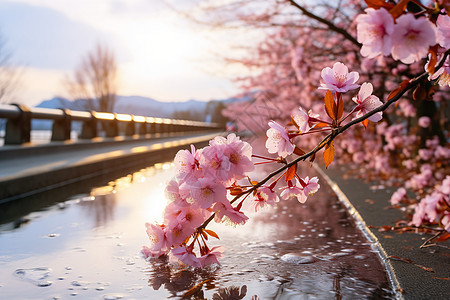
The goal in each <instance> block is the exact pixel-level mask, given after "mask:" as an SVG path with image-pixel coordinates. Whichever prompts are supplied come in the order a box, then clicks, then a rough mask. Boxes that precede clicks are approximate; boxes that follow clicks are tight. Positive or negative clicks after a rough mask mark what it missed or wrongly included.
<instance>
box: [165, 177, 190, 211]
mask: <svg viewBox="0 0 450 300" xmlns="http://www.w3.org/2000/svg"><path fill="white" fill-rule="evenodd" d="M183 183H184V180H183V178H182V176H176V177H174V178H172V179H171V180H170V181H169V182H168V183H167V185H166V189H165V191H164V192H165V196H166V198H167V199H169V200H170V201H174V202H176V203H177V204H176V205H177V206H187V205H189V203H187V202H186V197H187V196H188V195H189V193H186V192H184V193H183V192H181V194H180V185H182V184H183Z"/></svg>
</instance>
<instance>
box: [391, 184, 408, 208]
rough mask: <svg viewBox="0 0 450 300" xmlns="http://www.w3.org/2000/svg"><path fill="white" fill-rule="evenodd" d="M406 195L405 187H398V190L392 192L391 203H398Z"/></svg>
mask: <svg viewBox="0 0 450 300" xmlns="http://www.w3.org/2000/svg"><path fill="white" fill-rule="evenodd" d="M405 196H406V190H405V188H399V189H398V190H396V191H395V193H393V194H392V196H391V204H392V205H395V204H399V203H400V201H401V200H402V199H403V198H404V197H405Z"/></svg>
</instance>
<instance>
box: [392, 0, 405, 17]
mask: <svg viewBox="0 0 450 300" xmlns="http://www.w3.org/2000/svg"><path fill="white" fill-rule="evenodd" d="M409 1H410V0H401V1H400V2H399V3H397V4H396V5H395V6H394V7H393V8H391V9H390V10H389V13H390V14H391V15H392V17H393V18H394V20H395V19H397V18H398V17H400V15H401V14H402V13H403V12H404V11H405V9H406V5H408V2H409Z"/></svg>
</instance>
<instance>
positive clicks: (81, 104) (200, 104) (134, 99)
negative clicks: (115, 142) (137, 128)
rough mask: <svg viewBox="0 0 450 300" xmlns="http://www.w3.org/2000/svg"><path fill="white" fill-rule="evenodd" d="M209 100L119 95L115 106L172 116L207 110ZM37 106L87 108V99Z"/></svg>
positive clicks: (52, 101) (137, 112)
mask: <svg viewBox="0 0 450 300" xmlns="http://www.w3.org/2000/svg"><path fill="white" fill-rule="evenodd" d="M236 100H240V99H235V98H228V99H223V100H214V101H213V102H222V103H227V102H231V101H236ZM208 103H209V102H205V101H198V100H192V99H191V100H188V101H185V102H162V101H158V100H155V99H152V98H147V97H141V96H118V98H117V100H116V104H115V108H114V112H116V113H124V114H134V115H140V116H148V117H162V118H171V117H172V116H173V115H174V114H175V113H177V112H184V111H190V112H205V110H206V109H207V106H208ZM36 107H43V108H67V109H70V110H86V109H85V107H87V102H86V100H74V101H71V100H67V99H64V98H52V99H50V100H44V101H42V102H41V103H40V104H38V105H37V106H36Z"/></svg>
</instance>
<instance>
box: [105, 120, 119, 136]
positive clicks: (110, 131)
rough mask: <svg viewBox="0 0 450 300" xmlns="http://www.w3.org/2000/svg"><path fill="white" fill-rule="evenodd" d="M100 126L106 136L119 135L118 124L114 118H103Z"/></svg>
mask: <svg viewBox="0 0 450 300" xmlns="http://www.w3.org/2000/svg"><path fill="white" fill-rule="evenodd" d="M102 126H103V130H105V136H106V137H116V136H118V135H119V124H118V121H117V120H116V119H114V120H103V121H102Z"/></svg>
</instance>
